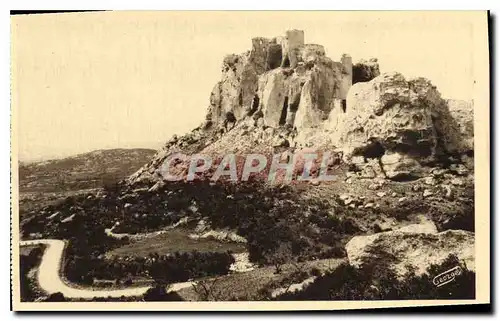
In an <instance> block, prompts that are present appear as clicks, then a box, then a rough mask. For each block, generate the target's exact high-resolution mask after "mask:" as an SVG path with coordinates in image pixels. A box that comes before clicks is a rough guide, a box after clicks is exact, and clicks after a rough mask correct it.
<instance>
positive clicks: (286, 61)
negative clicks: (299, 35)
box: [282, 55, 290, 68]
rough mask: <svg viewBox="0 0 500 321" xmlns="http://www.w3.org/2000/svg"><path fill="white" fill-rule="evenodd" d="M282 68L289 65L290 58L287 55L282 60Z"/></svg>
mask: <svg viewBox="0 0 500 321" xmlns="http://www.w3.org/2000/svg"><path fill="white" fill-rule="evenodd" d="M282 67H284V68H288V67H290V58H288V55H286V56H285V60H283V66H282Z"/></svg>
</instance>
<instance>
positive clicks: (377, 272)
mask: <svg viewBox="0 0 500 321" xmlns="http://www.w3.org/2000/svg"><path fill="white" fill-rule="evenodd" d="M456 266H460V267H461V268H462V274H461V275H458V276H456V277H455V280H454V281H452V282H450V283H448V284H445V285H443V286H441V287H437V286H435V285H434V284H433V283H432V279H433V278H434V277H435V276H437V275H438V274H440V273H442V272H443V271H447V270H449V269H451V268H453V267H456ZM475 285H476V283H475V273H474V272H472V271H469V270H467V268H466V267H465V265H464V264H462V263H461V262H460V261H459V260H458V259H457V258H456V257H455V256H450V257H448V258H447V259H446V261H445V262H443V263H442V264H439V265H431V266H430V267H429V268H428V269H427V273H426V274H423V275H420V276H416V275H415V274H414V273H412V272H410V273H408V274H406V275H405V276H404V277H403V278H398V277H397V275H396V274H395V273H394V272H393V271H391V270H390V269H388V268H387V267H384V266H383V264H382V265H377V266H375V265H368V266H364V267H362V268H361V269H356V268H354V267H352V266H350V265H348V264H342V265H340V266H339V267H337V268H336V269H335V270H333V271H330V272H327V273H326V274H325V275H323V276H319V277H317V278H316V280H315V281H314V283H312V284H310V285H309V286H307V287H306V288H305V289H304V290H302V291H300V292H294V293H285V294H283V295H281V296H279V297H277V298H276V299H277V300H294V301H295V300H297V301H298V300H435V299H454V300H461V299H474V298H475Z"/></svg>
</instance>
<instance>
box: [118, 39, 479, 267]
mask: <svg viewBox="0 0 500 321" xmlns="http://www.w3.org/2000/svg"><path fill="white" fill-rule="evenodd" d="M473 141H474V139H473V104H472V103H471V102H465V101H456V100H451V99H445V98H443V97H441V95H440V93H439V91H438V89H437V88H436V86H434V85H433V84H432V83H431V82H430V81H429V80H427V79H425V78H422V77H420V78H415V79H406V78H405V77H404V76H403V75H402V74H399V73H382V74H381V68H380V66H379V64H378V61H377V59H374V58H371V59H369V60H360V61H359V62H358V63H354V64H353V63H352V58H351V57H350V56H349V55H347V54H344V55H342V57H340V59H339V61H334V60H332V59H330V58H329V57H327V56H326V52H325V49H324V48H323V46H321V45H317V44H307V43H305V37H304V32H303V31H300V30H290V31H287V32H286V34H285V36H284V37H276V38H272V39H267V38H254V39H252V47H251V49H250V50H249V51H247V52H245V53H242V54H231V55H228V56H226V57H224V59H223V62H222V75H221V80H220V81H219V82H218V83H217V84H216V85H215V87H214V89H213V91H212V93H211V95H210V100H209V106H208V111H207V115H206V121H205V122H204V123H203V124H201V125H200V126H199V127H198V128H196V129H195V130H193V131H192V132H191V133H189V134H187V135H185V136H183V137H174V138H173V139H172V140H171V141H170V142H168V143H167V145H166V146H165V147H164V148H163V149H161V150H160V151H159V152H158V153H157V155H156V156H155V157H154V158H153V159H152V160H151V161H150V162H149V163H148V164H146V165H145V166H144V167H142V168H141V169H140V170H139V171H138V172H136V173H135V174H134V175H132V176H130V177H129V178H128V180H127V184H128V186H130V187H132V188H133V186H142V185H146V186H148V188H150V191H157V190H158V189H163V188H166V189H168V183H166V182H165V181H164V178H163V176H162V172H161V171H162V167H161V166H162V163H163V162H164V160H165V159H166V157H167V156H168V155H171V154H172V153H174V152H182V153H184V154H187V155H191V154H194V153H201V154H208V155H221V154H224V153H235V154H237V155H245V154H249V153H258V152H260V153H269V154H271V153H276V152H282V151H284V150H288V151H293V152H295V153H297V152H299V153H300V152H305V151H311V150H312V151H315V152H324V151H334V153H336V155H337V156H338V157H337V158H338V159H340V160H341V161H339V162H336V163H334V164H332V165H334V166H333V167H334V170H335V171H336V174H337V175H338V179H337V180H336V181H335V182H334V183H323V182H316V181H312V182H309V183H308V184H306V186H304V185H303V184H302V185H300V184H299V185H298V186H297V185H295V186H294V185H293V184H292V186H291V188H292V191H294V192H292V193H295V194H296V198H295V200H296V201H297V202H299V201H304V202H306V203H307V202H309V203H311V202H312V203H314V202H321V201H324V202H326V203H327V204H329V206H330V209H331V211H333V212H336V213H340V212H343V210H339V207H342V206H345V207H348V208H350V209H353V211H352V212H350V215H351V216H349V217H347V216H345V214H344V215H340V214H334V215H336V216H337V218H339V219H341V220H352V222H355V226H356V228H355V230H357V231H358V232H357V234H359V233H360V231H362V232H361V233H362V234H363V233H364V234H373V233H377V232H382V231H390V230H397V229H398V228H401V227H404V226H406V225H408V224H410V226H418V224H419V223H421V222H422V219H423V220H424V221H423V222H424V223H425V224H427V223H429V222H430V223H429V224H432V225H433V226H437V228H436V230H435V233H437V232H438V231H444V230H447V229H464V230H467V231H473V230H474V211H473V209H474V200H473V189H474V179H473V170H474V165H473V149H474V146H473ZM182 171H183V172H184V173H185V172H186V167H183V168H182V169H181V172H182ZM264 183H265V182H264V181H263V184H264ZM358 209H359V211H358ZM299 215H300V214H299ZM410 230H411V229H410ZM415 233H419V232H418V227H417V228H416V229H415ZM467 233H469V232H467ZM299 234H300V233H299ZM348 234H349V233H348ZM451 234H453V233H451ZM451 234H450V233H449V234H440V235H451ZM345 237H346V238H345V240H346V241H347V240H348V239H349V236H348V235H345ZM467 240H468V242H469V241H470V240H471V238H468V239H467ZM444 242H446V241H444ZM450 242H451V241H450ZM367 244H368V243H366V242H365V246H368V245H367ZM466 246H470V243H469V244H467V245H466ZM348 248H349V247H348ZM351 248H356V249H357V250H359V248H360V246H359V241H358V243H357V246H356V247H351ZM429 251H432V249H430V250H429ZM352 255H354V254H352ZM440 259H444V257H441V258H440ZM438 261H439V260H438Z"/></svg>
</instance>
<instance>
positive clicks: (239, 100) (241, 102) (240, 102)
mask: <svg viewBox="0 0 500 321" xmlns="http://www.w3.org/2000/svg"><path fill="white" fill-rule="evenodd" d="M238 104H239V105H240V106H243V93H242V92H241V91H240V94H239V96H238Z"/></svg>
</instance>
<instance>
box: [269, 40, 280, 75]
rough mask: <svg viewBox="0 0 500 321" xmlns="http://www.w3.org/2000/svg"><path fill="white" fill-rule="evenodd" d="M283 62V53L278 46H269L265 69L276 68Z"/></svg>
mask: <svg viewBox="0 0 500 321" xmlns="http://www.w3.org/2000/svg"><path fill="white" fill-rule="evenodd" d="M282 60H283V52H282V49H281V46H280V45H275V46H271V47H270V48H269V51H268V53H267V64H268V66H267V69H274V68H278V67H279V66H280V65H281V61H282Z"/></svg>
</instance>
